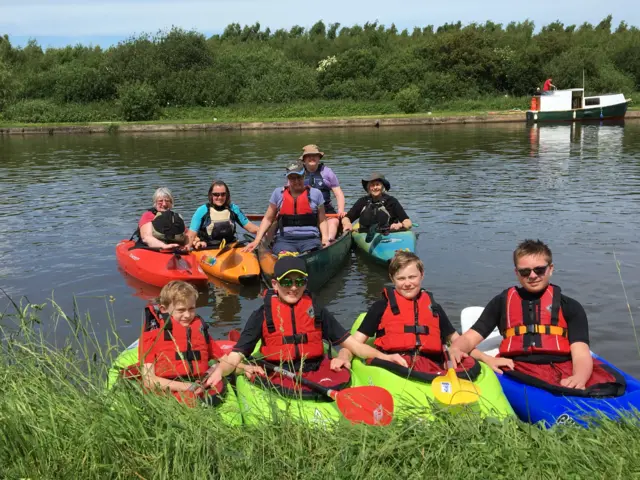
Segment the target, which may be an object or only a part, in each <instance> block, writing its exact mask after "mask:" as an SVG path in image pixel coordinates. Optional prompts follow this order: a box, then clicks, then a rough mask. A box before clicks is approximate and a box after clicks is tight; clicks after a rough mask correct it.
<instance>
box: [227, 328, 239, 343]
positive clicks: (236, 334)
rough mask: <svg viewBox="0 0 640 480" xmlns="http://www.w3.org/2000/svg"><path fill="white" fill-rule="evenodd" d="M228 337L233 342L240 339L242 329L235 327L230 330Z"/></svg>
mask: <svg viewBox="0 0 640 480" xmlns="http://www.w3.org/2000/svg"><path fill="white" fill-rule="evenodd" d="M227 338H228V339H229V340H231V341H232V342H237V341H238V340H240V330H236V329H235V328H234V329H233V330H231V331H230V332H229V334H228V335H227Z"/></svg>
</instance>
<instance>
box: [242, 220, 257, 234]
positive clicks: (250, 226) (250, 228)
mask: <svg viewBox="0 0 640 480" xmlns="http://www.w3.org/2000/svg"><path fill="white" fill-rule="evenodd" d="M242 228H244V229H245V230H246V231H247V232H249V233H253V234H254V235H255V234H257V233H258V230H259V228H258V226H257V225H256V224H255V223H252V222H249V223H247V224H246V225H244V226H243V227H242Z"/></svg>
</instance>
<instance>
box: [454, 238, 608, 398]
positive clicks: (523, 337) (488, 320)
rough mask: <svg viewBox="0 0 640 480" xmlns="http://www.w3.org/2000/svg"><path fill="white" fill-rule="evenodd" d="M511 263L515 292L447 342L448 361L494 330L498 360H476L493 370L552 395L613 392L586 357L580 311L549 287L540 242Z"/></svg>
mask: <svg viewBox="0 0 640 480" xmlns="http://www.w3.org/2000/svg"><path fill="white" fill-rule="evenodd" d="M513 263H514V266H515V273H516V278H517V279H518V283H519V284H520V286H519V287H511V288H508V289H506V290H504V291H503V292H502V293H500V294H499V295H497V296H496V297H494V298H493V299H492V300H491V301H490V302H489V303H488V304H487V306H486V307H485V309H484V311H483V312H482V315H481V316H480V318H479V319H478V321H477V322H476V323H475V324H474V325H473V327H471V328H470V329H469V330H468V331H467V332H465V333H464V335H462V336H461V337H460V338H457V339H456V340H455V341H454V342H453V345H452V346H451V355H452V357H453V359H454V360H455V361H459V360H460V359H462V358H464V356H465V355H466V352H469V351H470V350H472V349H473V348H475V347H476V346H477V345H478V344H479V343H480V342H481V341H482V340H483V339H484V338H486V337H487V336H488V335H489V334H490V333H491V332H492V331H493V330H494V329H495V328H498V329H499V331H500V333H501V334H502V336H503V340H502V343H501V344H500V353H499V356H497V357H492V356H490V355H486V354H482V357H481V358H480V359H481V360H482V361H484V362H485V363H487V364H488V365H491V367H492V368H494V370H500V369H502V370H504V371H505V372H506V373H508V374H509V375H512V376H514V377H516V378H518V379H519V380H520V381H521V382H522V383H527V384H531V385H535V386H537V387H540V388H545V389H547V390H550V391H553V392H557V393H564V394H575V393H573V392H575V390H585V389H586V390H587V391H589V390H590V389H591V387H594V388H593V389H592V390H594V391H595V390H598V391H599V392H601V393H602V392H603V391H604V390H603V389H609V388H612V389H613V390H617V389H618V386H619V382H618V379H617V378H616V377H615V375H614V374H612V373H611V372H610V371H609V370H608V367H606V366H604V365H601V364H600V363H599V362H596V363H594V360H593V358H592V356H591V352H590V350H589V326H588V323H587V315H586V313H585V311H584V308H583V307H582V305H580V303H578V302H577V301H576V300H574V299H572V298H570V297H567V296H566V295H563V294H562V293H561V290H560V287H558V286H557V285H553V284H551V283H550V281H551V275H553V261H552V255H551V249H550V248H549V247H548V246H547V245H546V244H544V243H543V242H541V241H540V240H525V241H523V242H522V243H520V245H518V247H517V248H516V249H515V251H514V252H513ZM500 373H501V372H500ZM572 391H573V392H572ZM612 394H614V393H613V391H612Z"/></svg>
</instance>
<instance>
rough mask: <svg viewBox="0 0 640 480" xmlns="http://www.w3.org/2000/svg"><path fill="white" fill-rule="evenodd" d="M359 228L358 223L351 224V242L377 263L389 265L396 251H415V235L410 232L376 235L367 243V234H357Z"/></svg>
mask: <svg viewBox="0 0 640 480" xmlns="http://www.w3.org/2000/svg"><path fill="white" fill-rule="evenodd" d="M359 226H360V223H359V222H356V223H354V224H353V235H352V236H353V242H354V243H355V244H356V246H357V247H358V248H360V249H361V250H362V251H363V252H364V253H366V254H367V255H369V256H370V257H372V258H373V259H374V260H375V261H377V262H379V263H383V264H385V265H386V264H387V263H389V262H390V261H391V259H392V258H393V256H394V255H395V253H396V251H398V250H405V251H409V252H414V253H415V251H416V234H415V233H414V232H413V231H412V230H405V231H402V232H389V233H388V234H387V235H384V234H382V233H376V234H374V235H373V237H371V238H369V240H371V241H370V242H367V233H365V232H362V233H360V232H358V228H359Z"/></svg>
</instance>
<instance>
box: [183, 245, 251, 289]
mask: <svg viewBox="0 0 640 480" xmlns="http://www.w3.org/2000/svg"><path fill="white" fill-rule="evenodd" d="M190 255H191V256H193V257H194V258H195V259H196V262H197V263H198V265H200V267H201V268H202V270H203V271H204V272H205V273H206V274H208V275H211V276H212V277H216V278H219V279H220V280H223V281H225V282H229V283H234V284H237V285H249V284H251V283H255V282H258V281H260V263H258V259H257V258H256V255H255V254H254V253H247V252H243V251H242V247H240V248H230V249H228V250H226V251H223V252H222V253H220V249H211V250H198V251H192V252H191V253H190Z"/></svg>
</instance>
